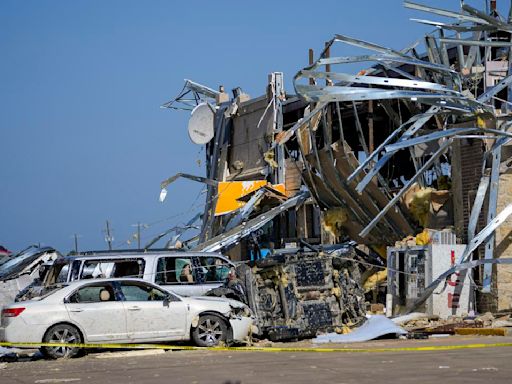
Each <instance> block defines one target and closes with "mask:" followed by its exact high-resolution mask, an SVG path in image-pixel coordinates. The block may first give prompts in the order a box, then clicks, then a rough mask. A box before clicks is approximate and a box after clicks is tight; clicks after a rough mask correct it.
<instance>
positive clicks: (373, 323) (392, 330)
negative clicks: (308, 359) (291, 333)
mask: <svg viewBox="0 0 512 384" xmlns="http://www.w3.org/2000/svg"><path fill="white" fill-rule="evenodd" d="M389 334H395V335H396V336H398V335H405V334H407V331H406V330H404V329H403V328H401V327H399V326H398V325H396V324H395V323H393V321H391V320H390V319H388V318H387V317H386V316H384V315H374V316H371V317H369V318H368V320H367V321H366V323H364V324H363V325H361V326H360V327H359V328H356V329H355V330H354V331H352V332H350V333H347V334H345V335H340V334H338V333H327V334H325V335H320V336H318V337H316V338H315V339H313V343H318V344H321V343H357V342H361V341H368V340H373V339H376V338H378V337H381V336H384V335H389Z"/></svg>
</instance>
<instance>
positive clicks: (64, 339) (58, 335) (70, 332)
mask: <svg viewBox="0 0 512 384" xmlns="http://www.w3.org/2000/svg"><path fill="white" fill-rule="evenodd" d="M43 342H45V343H66V344H80V343H82V336H81V335H80V332H79V331H78V329H77V328H76V327H74V326H72V325H69V324H57V325H54V326H53V327H51V328H50V329H48V331H46V334H45V335H44V338H43ZM41 352H42V353H43V355H45V356H46V357H49V358H52V359H62V358H71V357H74V356H76V355H78V354H79V352H80V348H72V347H67V346H62V347H42V348H41Z"/></svg>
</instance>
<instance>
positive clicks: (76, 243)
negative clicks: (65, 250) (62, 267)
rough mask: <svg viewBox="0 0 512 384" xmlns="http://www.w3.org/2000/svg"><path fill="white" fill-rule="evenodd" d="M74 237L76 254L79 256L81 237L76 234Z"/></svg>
mask: <svg viewBox="0 0 512 384" xmlns="http://www.w3.org/2000/svg"><path fill="white" fill-rule="evenodd" d="M73 237H74V238H75V253H76V254H78V238H79V237H81V236H80V235H77V234H76V233H75V234H74V235H73Z"/></svg>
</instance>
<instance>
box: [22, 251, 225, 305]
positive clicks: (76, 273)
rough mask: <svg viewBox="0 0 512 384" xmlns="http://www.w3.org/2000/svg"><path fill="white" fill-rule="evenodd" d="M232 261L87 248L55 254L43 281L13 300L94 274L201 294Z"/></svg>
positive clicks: (219, 279)
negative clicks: (74, 252) (90, 250)
mask: <svg viewBox="0 0 512 384" xmlns="http://www.w3.org/2000/svg"><path fill="white" fill-rule="evenodd" d="M232 267H234V264H233V263H232V262H231V261H230V260H229V259H227V258H226V257H224V256H222V255H219V254H217V253H200V252H199V253H196V252H175V251H147V252H140V251H139V252H137V251H133V252H115V251H109V252H88V253H85V254H80V255H77V256H63V257H59V258H57V259H56V260H55V261H54V262H53V265H52V266H51V267H50V268H49V270H48V272H47V274H46V276H45V278H44V280H43V282H42V284H41V285H38V286H31V287H29V288H28V289H26V290H24V291H22V292H20V294H19V295H18V296H17V297H16V301H23V300H28V299H30V298H32V297H35V296H39V295H41V294H43V293H45V292H48V291H49V290H51V289H52V288H53V287H55V286H58V285H59V283H68V282H71V281H76V280H83V279H94V278H116V277H117V278H119V277H133V278H141V279H144V280H146V281H149V282H151V283H155V284H158V285H159V286H161V287H162V288H165V289H167V290H168V291H170V292H176V293H178V294H179V295H182V296H202V295H204V294H206V292H208V291H210V290H211V289H213V288H217V287H219V286H221V285H222V284H223V282H224V281H225V279H226V277H227V275H228V273H229V271H230V269H231V268H232Z"/></svg>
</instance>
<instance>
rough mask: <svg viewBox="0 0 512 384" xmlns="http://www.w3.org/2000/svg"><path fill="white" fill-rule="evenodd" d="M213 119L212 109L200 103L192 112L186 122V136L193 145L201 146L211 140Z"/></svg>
mask: <svg viewBox="0 0 512 384" xmlns="http://www.w3.org/2000/svg"><path fill="white" fill-rule="evenodd" d="M213 118H214V113H213V111H212V108H211V107H210V106H209V105H208V104H206V103H201V104H199V105H198V106H197V107H195V108H194V109H193V110H192V113H191V116H190V120H189V121H188V135H189V137H190V140H192V142H193V143H195V144H200V145H202V144H206V143H208V142H209V141H210V140H211V139H213V135H214V129H213Z"/></svg>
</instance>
